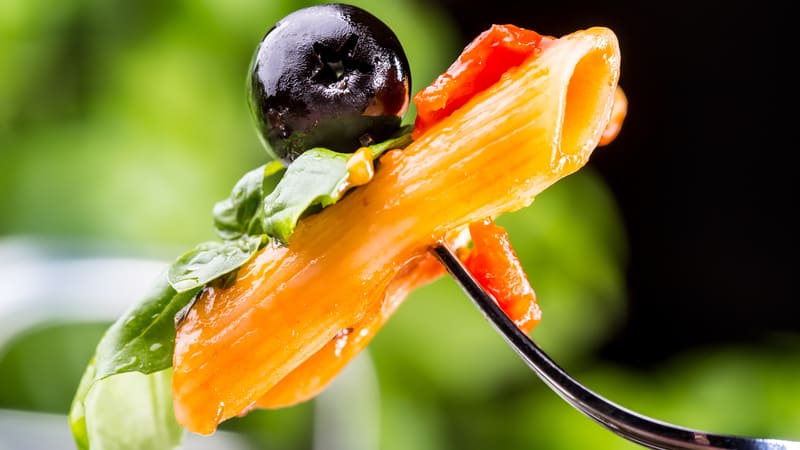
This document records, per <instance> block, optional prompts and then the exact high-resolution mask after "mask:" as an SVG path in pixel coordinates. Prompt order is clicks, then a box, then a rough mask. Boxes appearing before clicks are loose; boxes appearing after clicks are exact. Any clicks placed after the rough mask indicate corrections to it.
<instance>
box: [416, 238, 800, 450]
mask: <svg viewBox="0 0 800 450" xmlns="http://www.w3.org/2000/svg"><path fill="white" fill-rule="evenodd" d="M432 251H433V253H434V255H436V257H437V258H438V259H439V261H441V262H442V264H443V265H444V266H445V267H446V268H447V271H448V272H449V273H450V275H452V276H453V278H454V279H455V280H456V282H458V284H459V285H460V286H461V288H462V289H463V290H464V292H465V293H466V294H467V296H468V297H469V298H470V299H472V301H473V302H474V303H475V305H476V306H477V307H478V309H480V310H481V312H482V313H483V315H484V316H485V317H486V318H487V319H488V320H489V321H490V322H491V323H492V325H493V326H494V327H495V329H496V330H497V332H498V333H500V335H501V336H503V338H505V340H506V341H507V342H508V343H509V344H510V345H511V347H512V348H513V349H514V350H515V351H516V352H517V354H518V355H519V356H520V357H521V358H522V360H523V361H525V363H527V364H528V366H529V367H530V368H531V369H532V370H533V371H534V372H535V373H536V375H538V376H539V378H540V379H541V380H542V381H544V383H545V384H547V385H548V386H549V387H550V389H552V390H553V391H555V392H556V393H557V394H558V395H559V396H561V397H562V398H563V399H564V400H566V401H567V402H568V403H569V404H571V405H572V406H573V407H575V408H576V409H578V410H579V411H581V412H582V413H583V414H585V415H587V416H589V417H590V418H591V419H593V420H594V421H595V422H597V423H599V424H600V425H603V426H604V427H606V428H607V429H609V430H611V431H612V432H614V433H616V434H617V435H619V436H621V437H623V438H625V439H627V440H629V441H632V442H635V443H637V444H639V445H642V446H644V447H646V448H651V449H658V450H715V449H719V450H722V449H726V450H733V449H737V450H800V442H795V441H785V440H778V439H762V438H752V437H744V436H732V435H722V434H714V433H707V432H704V431H699V430H693V429H689V428H683V427H679V426H677V425H672V424H669V423H666V422H662V421H659V420H656V419H652V418H650V417H647V416H643V415H641V414H638V413H636V412H633V411H631V410H629V409H627V408H624V407H622V406H620V405H617V404H616V403H614V402H612V401H610V400H608V399H606V398H604V397H602V396H600V395H598V394H596V393H594V392H593V391H591V390H590V389H588V388H587V387H585V386H583V385H582V384H580V383H579V382H578V381H576V380H575V379H574V378H572V377H571V376H570V375H569V374H567V373H566V372H565V371H564V370H563V369H562V368H561V367H559V366H558V364H556V363H555V361H553V360H552V359H550V357H549V356H547V354H545V353H544V351H543V350H542V349H541V348H540V347H539V346H538V345H537V344H536V343H535V342H534V341H533V340H531V338H530V337H528V335H526V334H525V333H523V332H522V331H521V330H520V329H519V328H517V326H516V325H515V324H514V322H512V321H511V319H509V318H508V316H507V315H506V314H505V313H504V312H503V310H502V309H500V307H498V306H497V304H496V303H495V301H494V299H492V297H491V296H490V295H489V294H487V293H486V291H484V290H483V288H482V287H481V286H480V284H478V282H477V281H475V279H474V278H473V277H472V275H471V274H470V273H469V271H468V270H467V269H466V268H465V267H464V265H463V264H462V263H461V261H460V260H459V259H458V257H456V256H455V255H454V254H453V252H452V251H450V249H449V248H447V247H446V246H445V245H443V244H441V245H439V246H437V247H435V248H433V250H432Z"/></svg>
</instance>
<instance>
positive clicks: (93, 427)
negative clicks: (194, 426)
mask: <svg viewBox="0 0 800 450" xmlns="http://www.w3.org/2000/svg"><path fill="white" fill-rule="evenodd" d="M69 423H70V427H71V429H72V434H73V436H74V438H75V443H76V445H77V447H78V449H79V450H89V449H90V448H92V449H103V450H137V449H143V448H147V449H154V450H155V449H159V450H160V449H174V448H178V446H179V445H180V442H181V438H182V437H183V429H182V428H181V426H180V425H179V424H178V423H177V421H176V420H175V414H174V411H173V406H172V369H165V370H161V371H158V372H153V373H151V374H147V375H145V374H142V373H139V372H129V373H123V374H117V375H113V376H110V377H108V378H105V379H102V380H99V381H97V380H96V374H95V373H94V365H93V364H91V363H90V364H89V366H88V367H87V368H86V372H85V373H84V375H83V378H82V379H81V383H80V386H79V388H78V393H77V394H76V396H75V399H74V400H73V402H72V407H71V409H70V413H69Z"/></svg>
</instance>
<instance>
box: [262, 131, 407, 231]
mask: <svg viewBox="0 0 800 450" xmlns="http://www.w3.org/2000/svg"><path fill="white" fill-rule="evenodd" d="M402 131H403V134H401V135H400V136H399V137H397V138H394V139H389V140H387V141H384V142H381V143H378V144H375V145H371V146H370V147H369V149H370V150H371V152H372V159H375V158H377V157H379V156H380V155H381V154H383V153H384V152H385V151H387V150H390V149H394V148H402V147H405V146H406V145H408V144H409V143H410V142H411V135H410V134H409V133H408V128H404V129H403V130H402ZM350 156H351V155H350V154H349V153H337V152H334V151H332V150H328V149H326V148H312V149H310V150H306V151H305V152H304V153H302V154H301V155H300V156H298V157H297V158H296V159H295V160H294V161H292V163H291V164H289V168H288V169H287V170H286V173H284V175H283V178H281V180H280V181H279V182H278V185H277V186H276V187H275V189H274V190H273V191H272V192H271V193H270V194H269V195H267V196H266V197H265V198H264V226H263V231H264V233H266V234H267V235H269V236H271V237H274V238H277V239H279V240H280V241H281V242H283V243H284V244H285V243H286V242H288V240H289V236H291V234H292V232H294V228H295V226H296V225H297V221H298V220H300V218H301V217H302V216H303V215H304V214H307V213H309V212H311V211H313V210H314V209H313V208H314V207H315V206H319V207H322V208H324V207H326V206H330V205H332V204H334V203H336V202H337V201H339V199H341V198H342V197H343V196H344V194H345V193H346V192H347V190H348V189H349V188H350V185H349V183H348V181H347V179H348V175H349V174H348V171H347V160H348V159H349V158H350Z"/></svg>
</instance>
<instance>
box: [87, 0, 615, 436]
mask: <svg viewBox="0 0 800 450" xmlns="http://www.w3.org/2000/svg"><path fill="white" fill-rule="evenodd" d="M290 40H291V41H290ZM619 64H620V55H619V48H618V45H617V41H616V37H615V35H614V34H613V32H612V31H611V30H609V29H607V28H602V27H594V28H589V29H586V30H582V31H577V32H574V33H571V34H568V35H566V36H563V37H560V38H555V37H549V36H542V35H539V34H538V33H535V32H533V31H530V30H526V29H523V28H519V27H516V26H513V25H495V26H493V27H491V28H490V29H489V30H487V31H486V32H484V33H482V34H481V35H480V36H478V37H477V38H476V39H475V40H474V41H473V42H472V43H470V44H469V45H468V46H467V47H466V48H465V50H464V52H463V53H462V55H461V56H460V57H459V59H458V60H457V61H455V62H454V63H453V65H452V66H451V67H450V68H449V69H448V70H447V72H445V73H444V74H442V75H441V76H440V77H439V78H438V79H437V80H436V81H435V82H434V83H433V84H432V85H431V86H430V87H428V88H426V89H423V90H422V91H420V92H419V93H418V94H417V95H416V96H415V98H414V101H415V104H416V106H417V118H416V123H415V126H414V127H413V130H412V129H411V128H412V127H408V126H407V127H401V126H400V122H401V118H402V117H403V115H404V114H405V111H406V109H407V107H408V104H409V99H410V92H411V79H410V75H409V70H408V62H407V61H406V58H405V55H404V54H403V51H402V47H401V46H400V43H399V41H398V40H397V38H396V36H394V34H393V33H392V32H391V30H389V28H388V27H387V26H386V25H384V24H383V23H382V22H381V21H380V20H378V19H377V18H375V17H374V16H372V15H371V14H369V13H368V12H366V11H364V10H362V9H360V8H356V7H353V6H350V5H344V4H326V5H318V6H312V7H309V8H305V9H302V10H299V11H296V12H294V13H292V14H290V15H288V16H286V17H285V18H284V19H282V20H281V21H279V22H278V23H277V24H276V25H275V26H274V27H272V28H271V29H270V31H269V32H268V33H267V34H266V36H265V37H264V39H263V40H262V42H261V44H260V46H259V48H258V49H257V51H256V56H255V58H254V61H253V66H252V71H251V74H250V85H251V104H252V107H253V109H254V116H255V118H256V121H257V124H258V129H259V132H260V134H261V136H262V139H263V140H264V141H265V142H266V143H267V144H268V145H269V148H270V149H271V151H272V152H273V153H274V156H275V157H276V158H277V159H276V160H275V161H273V162H271V163H267V164H265V165H264V166H261V167H259V168H257V169H254V170H253V171H251V172H249V173H247V174H246V175H245V176H244V177H243V178H242V179H241V180H240V181H239V182H238V183H237V184H236V186H235V187H234V189H233V191H232V193H231V196H230V197H229V198H228V199H225V200H223V201H221V202H219V203H217V205H216V206H215V208H214V218H215V225H216V228H217V232H218V234H219V235H220V237H221V238H222V241H221V242H210V243H204V244H200V245H199V246H198V247H196V248H195V249H193V250H191V251H189V252H188V253H187V254H185V255H183V256H181V257H180V258H178V259H177V260H176V261H175V262H174V263H173V264H172V265H171V266H170V268H169V270H168V271H167V272H165V274H164V277H163V279H160V280H159V281H158V282H157V283H156V284H155V286H154V288H153V290H152V291H151V293H150V294H149V295H148V296H147V297H146V298H145V299H143V301H142V302H141V303H140V304H139V305H135V306H133V307H132V308H131V310H130V311H128V312H127V313H126V314H125V315H124V316H123V317H122V318H120V319H119V320H118V321H117V322H115V324H113V325H112V327H111V328H110V329H109V331H108V332H107V333H106V335H105V336H104V337H103V339H102V340H101V342H100V343H99V345H98V348H97V353H96V355H95V358H94V359H93V361H92V363H91V364H90V366H89V368H87V372H86V374H85V375H84V379H83V380H82V382H81V386H80V387H79V389H78V393H77V395H76V398H75V400H74V402H73V410H72V412H71V422H72V426H73V431H74V433H75V436H76V441H77V442H78V444H79V446H80V447H83V448H88V447H89V445H90V444H91V445H94V443H90V441H92V439H104V437H103V431H102V430H99V429H98V427H100V425H96V424H95V423H93V420H94V419H93V417H96V414H98V413H100V411H98V410H99V409H100V408H101V406H100V405H102V401H101V400H98V399H99V398H102V397H103V395H101V394H100V393H101V392H104V391H103V390H102V389H103V383H106V382H109V381H110V380H113V379H114V378H115V377H118V376H119V375H120V374H127V373H128V372H141V373H142V374H145V375H147V376H151V377H155V376H159V377H163V376H166V377H167V378H169V374H171V383H172V389H171V392H170V393H169V394H170V396H171V399H172V400H173V406H174V416H175V418H176V419H177V423H178V424H180V426H182V427H184V428H186V429H188V430H190V431H192V432H195V433H199V434H211V433H213V432H214V430H215V429H216V428H217V426H218V424H219V423H220V422H222V421H224V420H226V419H229V418H231V417H235V416H239V415H242V414H245V413H247V412H248V411H249V410H250V409H252V408H256V407H265V408H275V407H282V406H287V405H291V404H294V403H297V402H301V401H305V400H308V399H310V398H312V397H313V396H315V395H316V394H317V393H319V392H320V391H321V390H322V389H324V388H325V386H327V385H328V383H329V382H330V381H331V380H332V379H333V378H334V377H335V375H336V374H337V373H338V372H339V371H340V370H341V369H342V368H343V367H344V366H345V365H346V364H347V363H348V362H349V361H350V360H351V358H353V357H354V356H355V355H356V354H358V352H360V351H361V350H362V349H363V348H364V347H365V346H366V345H367V344H368V343H369V341H370V339H371V338H372V337H373V336H374V335H375V333H377V331H378V330H379V329H380V328H381V326H382V325H383V324H384V323H385V322H386V321H387V320H388V319H389V318H390V316H391V315H392V313H393V312H394V311H395V310H396V309H397V308H398V307H399V306H400V304H401V303H402V301H403V300H404V299H405V297H406V296H407V295H408V293H410V292H411V291H413V289H415V288H416V287H418V286H420V285H422V284H425V283H428V282H430V281H432V280H434V279H436V278H438V277H439V276H441V275H442V274H443V273H444V270H443V268H442V267H441V266H440V264H439V263H438V261H436V259H435V258H434V257H433V256H432V255H431V253H430V251H429V250H430V249H431V248H433V247H435V246H437V245H439V244H440V243H443V242H444V243H447V244H448V245H449V246H450V247H451V248H457V249H460V252H461V253H462V254H463V257H464V260H465V261H466V263H467V265H468V266H469V267H470V269H471V271H472V272H473V274H475V275H476V278H478V279H479V280H483V281H481V282H482V284H483V285H484V287H485V288H486V289H487V290H488V291H489V292H490V293H492V295H494V296H495V297H496V298H495V300H497V302H498V304H499V305H500V306H501V307H502V308H503V310H504V311H505V312H506V313H507V314H508V315H509V316H510V317H511V318H512V320H514V321H515V323H516V324H517V325H518V326H519V327H520V328H522V329H523V330H525V331H526V332H527V331H529V330H530V329H531V328H532V327H533V326H534V325H535V324H536V323H537V322H538V321H539V318H540V311H539V308H538V305H537V303H536V297H535V294H534V292H533V289H532V288H531V287H530V285H529V283H528V280H527V277H526V276H525V273H524V271H522V268H521V265H520V264H519V261H518V260H517V259H516V255H515V254H514V252H513V249H512V248H511V246H510V242H509V240H508V236H507V235H506V234H505V232H504V230H502V228H500V227H498V226H496V225H494V224H493V223H492V220H493V219H494V218H496V217H497V216H499V215H500V214H502V213H504V212H508V211H514V210H517V209H520V208H523V207H526V206H528V205H530V203H531V202H532V201H533V199H534V197H535V196H536V195H538V194H539V193H540V192H541V191H542V190H544V189H546V188H547V187H548V186H550V185H551V184H553V183H555V182H556V181H558V180H559V179H561V178H563V177H565V176H567V175H569V174H571V173H573V172H575V171H577V170H578V169H580V168H581V167H582V166H583V165H584V164H586V162H587V161H588V158H589V156H590V154H591V153H592V151H593V150H594V148H595V147H596V146H598V145H599V144H600V143H601V139H603V136H604V132H605V136H607V137H606V138H605V141H604V142H603V143H607V142H608V141H610V140H611V139H613V137H614V136H615V133H616V131H613V128H614V127H617V128H618V126H619V125H620V124H621V122H622V120H623V118H624V111H625V110H624V104H623V105H620V103H619V102H625V99H624V96H621V95H622V93H621V91H618V87H617V82H618V77H619ZM615 92H619V93H618V94H616V95H615ZM615 96H616V98H617V100H616V102H617V106H616V107H615ZM620 96H621V97H620ZM621 107H622V109H620V108H621ZM615 110H616V111H617V112H619V111H622V112H621V113H617V114H616V115H612V111H615ZM607 129H609V130H612V131H611V132H606V130H607ZM276 180H277V181H276ZM273 186H274V187H273ZM470 231H471V232H472V236H470ZM471 241H474V246H472V245H471ZM165 374H166V375H165ZM162 381H163V379H162ZM89 400H91V401H89ZM153 403H154V404H156V403H158V404H159V405H160V403H159V402H153ZM171 414H173V411H171V410H169V411H164V410H163V408H162V409H161V410H159V416H160V417H161V416H163V418H164V420H165V421H168V420H171V419H172V416H171Z"/></svg>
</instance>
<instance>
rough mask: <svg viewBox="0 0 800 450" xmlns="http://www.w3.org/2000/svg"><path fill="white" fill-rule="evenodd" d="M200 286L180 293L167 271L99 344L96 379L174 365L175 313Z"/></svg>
mask: <svg viewBox="0 0 800 450" xmlns="http://www.w3.org/2000/svg"><path fill="white" fill-rule="evenodd" d="M199 291H200V287H199V286H198V287H195V288H193V289H191V290H187V291H184V292H177V291H176V290H175V289H174V288H173V287H172V285H170V283H169V280H168V279H167V272H166V271H165V272H164V273H163V274H162V275H161V276H159V277H158V279H157V280H156V282H155V283H154V284H153V285H152V286H151V288H150V290H149V291H148V292H147V294H145V296H144V297H143V299H142V300H141V301H140V302H139V303H138V304H136V305H134V306H133V307H132V308H130V309H129V310H128V311H127V312H126V313H125V314H123V315H122V317H120V318H119V319H117V321H116V322H114V323H113V324H112V325H111V327H109V329H108V330H107V331H106V332H105V334H104V335H103V337H102V338H101V339H100V342H99V343H98V344H97V353H96V354H95V359H94V361H95V370H96V373H95V379H96V380H100V379H102V378H105V377H108V376H110V375H115V374H119V373H123V372H132V371H138V372H142V373H144V374H148V373H153V372H157V371H159V370H163V369H167V368H170V367H172V352H173V350H174V347H175V315H176V314H177V313H178V311H180V310H181V309H182V308H183V307H184V306H186V304H188V303H189V302H190V301H192V299H193V298H194V296H195V295H196V294H197V292H199Z"/></svg>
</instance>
